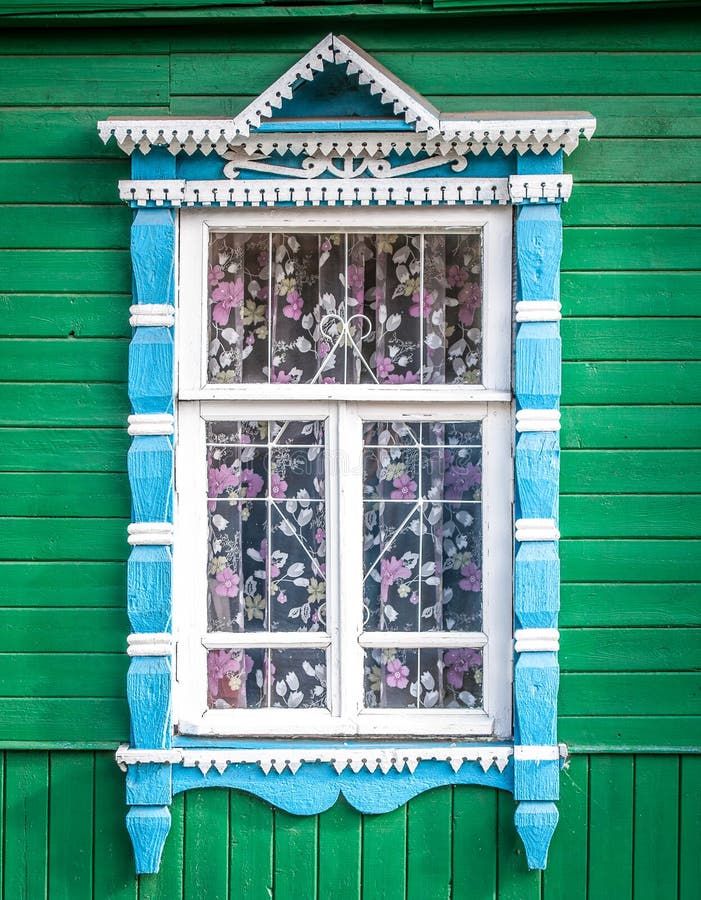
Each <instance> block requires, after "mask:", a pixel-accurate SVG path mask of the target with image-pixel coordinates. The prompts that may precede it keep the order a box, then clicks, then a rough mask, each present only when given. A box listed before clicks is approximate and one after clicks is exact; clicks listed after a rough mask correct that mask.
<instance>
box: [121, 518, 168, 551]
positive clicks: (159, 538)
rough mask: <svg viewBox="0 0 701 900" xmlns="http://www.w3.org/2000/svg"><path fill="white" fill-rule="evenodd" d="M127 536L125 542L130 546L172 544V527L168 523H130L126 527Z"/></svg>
mask: <svg viewBox="0 0 701 900" xmlns="http://www.w3.org/2000/svg"><path fill="white" fill-rule="evenodd" d="M127 534H128V537H127V541H128V542H129V543H130V544H131V545H132V546H142V545H145V544H164V545H165V544H172V543H173V526H172V524H171V523H170V522H132V523H131V524H130V525H129V526H128V527H127Z"/></svg>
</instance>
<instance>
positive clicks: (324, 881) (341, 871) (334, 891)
mask: <svg viewBox="0 0 701 900" xmlns="http://www.w3.org/2000/svg"><path fill="white" fill-rule="evenodd" d="M361 821H362V819H361V815H360V813H358V812H356V810H354V809H353V808H352V807H351V806H349V804H348V803H347V802H346V801H345V800H344V799H343V798H342V797H341V798H339V800H338V801H337V802H336V803H335V805H334V806H332V807H331V809H329V810H327V811H326V812H325V813H322V815H320V816H319V900H323V898H325V897H336V898H340V900H360V871H361V847H362V845H361Z"/></svg>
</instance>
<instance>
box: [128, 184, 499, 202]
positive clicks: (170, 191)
mask: <svg viewBox="0 0 701 900" xmlns="http://www.w3.org/2000/svg"><path fill="white" fill-rule="evenodd" d="M119 196H120V197H121V199H122V200H127V201H130V202H133V203H136V204H137V205H138V206H147V205H149V203H155V205H156V206H163V205H164V204H166V203H169V204H170V205H172V206H212V205H213V204H215V205H217V206H275V205H276V204H277V203H294V204H295V205H297V206H307V205H311V206H319V205H321V204H322V203H323V204H325V205H328V206H353V205H360V206H369V205H370V204H375V203H377V204H378V205H379V206H387V205H388V204H389V205H396V206H415V205H416V206H419V205H424V204H428V205H433V206H435V205H438V204H445V205H447V206H460V205H472V204H475V203H477V204H487V205H492V204H495V203H496V204H498V205H505V204H507V203H508V202H509V190H508V180H507V179H506V178H425V179H424V178H402V179H399V178H398V179H377V180H376V179H374V178H356V179H338V180H336V179H334V180H331V179H328V178H325V179H317V180H314V181H304V182H300V181H296V180H293V179H275V180H268V179H260V180H255V181H180V182H173V181H163V182H160V181H151V182H147V181H120V182H119Z"/></svg>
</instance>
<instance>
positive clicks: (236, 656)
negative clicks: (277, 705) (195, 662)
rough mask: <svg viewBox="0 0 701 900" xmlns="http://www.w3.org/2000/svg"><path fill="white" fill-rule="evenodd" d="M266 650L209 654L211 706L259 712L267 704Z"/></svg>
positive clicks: (208, 688)
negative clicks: (257, 710)
mask: <svg viewBox="0 0 701 900" xmlns="http://www.w3.org/2000/svg"><path fill="white" fill-rule="evenodd" d="M265 653H266V651H265V650H255V649H250V650H210V651H209V652H208V653H207V706H208V707H209V708H210V709H259V708H261V707H264V706H266V705H267V699H266V698H267V690H266V686H265V677H264V671H265Z"/></svg>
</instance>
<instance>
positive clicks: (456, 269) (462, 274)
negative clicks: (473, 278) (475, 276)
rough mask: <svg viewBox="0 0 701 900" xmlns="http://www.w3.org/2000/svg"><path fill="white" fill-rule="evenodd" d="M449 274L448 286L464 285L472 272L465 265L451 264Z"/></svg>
mask: <svg viewBox="0 0 701 900" xmlns="http://www.w3.org/2000/svg"><path fill="white" fill-rule="evenodd" d="M446 275H447V281H448V287H462V286H463V285H464V284H465V282H466V281H467V279H468V278H469V277H470V273H469V272H468V271H467V269H465V268H464V267H463V266H449V267H448V272H447V273H446Z"/></svg>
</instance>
